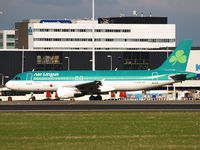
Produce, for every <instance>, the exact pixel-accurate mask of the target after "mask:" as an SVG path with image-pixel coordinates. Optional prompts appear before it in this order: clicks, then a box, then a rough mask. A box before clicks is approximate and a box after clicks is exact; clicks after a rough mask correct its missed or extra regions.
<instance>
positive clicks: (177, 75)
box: [169, 73, 188, 81]
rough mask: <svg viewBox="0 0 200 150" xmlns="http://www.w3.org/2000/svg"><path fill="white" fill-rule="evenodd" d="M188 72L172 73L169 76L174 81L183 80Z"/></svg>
mask: <svg viewBox="0 0 200 150" xmlns="http://www.w3.org/2000/svg"><path fill="white" fill-rule="evenodd" d="M187 75H188V74H186V73H182V74H174V75H170V76H169V77H170V78H171V79H173V80H175V81H177V80H178V81H184V80H186V76H187Z"/></svg>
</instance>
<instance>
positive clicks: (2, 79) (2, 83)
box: [0, 73, 9, 85]
mask: <svg viewBox="0 0 200 150" xmlns="http://www.w3.org/2000/svg"><path fill="white" fill-rule="evenodd" d="M0 75H1V76H2V77H1V85H4V79H5V78H9V76H4V75H3V73H0Z"/></svg>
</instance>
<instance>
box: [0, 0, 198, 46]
mask: <svg viewBox="0 0 200 150" xmlns="http://www.w3.org/2000/svg"><path fill="white" fill-rule="evenodd" d="M91 3H92V0H0V11H3V12H4V14H3V15H0V30H3V29H12V28H14V23H15V22H17V21H21V20H22V19H63V18H85V17H87V18H91V11H92V10H91V5H92V4H91ZM199 7H200V0H95V18H98V17H116V16H119V14H120V13H125V14H126V15H127V16H131V15H132V11H133V10H137V11H138V12H139V13H140V12H144V15H145V16H147V15H149V13H150V12H151V13H152V16H156V17H160V16H161V17H163V16H167V17H168V22H169V23H171V24H176V37H177V44H178V43H179V42H180V41H181V40H183V39H186V38H191V39H194V44H193V46H200V29H199V28H200V8H199Z"/></svg>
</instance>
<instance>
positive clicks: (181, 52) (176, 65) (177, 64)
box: [158, 39, 193, 71]
mask: <svg viewBox="0 0 200 150" xmlns="http://www.w3.org/2000/svg"><path fill="white" fill-rule="evenodd" d="M192 42H193V40H191V39H186V40H183V41H182V42H181V43H180V44H179V45H178V46H177V47H176V49H175V50H174V51H173V53H172V54H171V55H170V56H169V57H168V58H167V60H166V61H165V62H164V63H163V64H162V65H161V66H160V67H159V68H158V70H165V71H185V70H186V67H187V62H188V58H189V55H190V50H191V47H192Z"/></svg>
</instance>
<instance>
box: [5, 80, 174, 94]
mask: <svg viewBox="0 0 200 150" xmlns="http://www.w3.org/2000/svg"><path fill="white" fill-rule="evenodd" d="M87 82H88V81H9V82H8V83H7V84H6V86H7V87H8V88H10V89H12V90H16V91H31V92H35V91H41V92H47V91H52V92H54V91H57V89H58V88H59V87H75V86H76V85H79V84H83V83H87ZM172 83H174V81H173V80H158V81H156V82H155V81H145V80H133V81H103V82H102V86H105V87H112V88H113V89H114V91H136V90H142V89H150V88H156V87H161V86H162V85H167V84H172Z"/></svg>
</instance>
